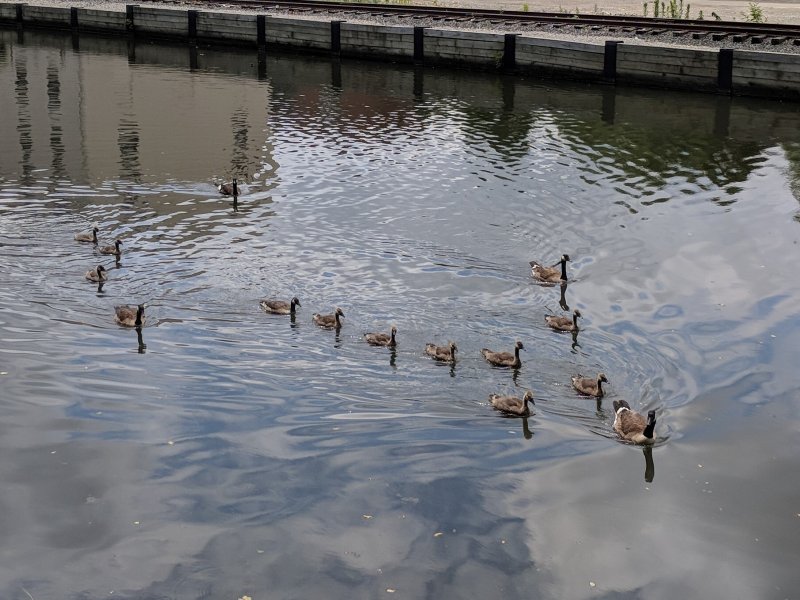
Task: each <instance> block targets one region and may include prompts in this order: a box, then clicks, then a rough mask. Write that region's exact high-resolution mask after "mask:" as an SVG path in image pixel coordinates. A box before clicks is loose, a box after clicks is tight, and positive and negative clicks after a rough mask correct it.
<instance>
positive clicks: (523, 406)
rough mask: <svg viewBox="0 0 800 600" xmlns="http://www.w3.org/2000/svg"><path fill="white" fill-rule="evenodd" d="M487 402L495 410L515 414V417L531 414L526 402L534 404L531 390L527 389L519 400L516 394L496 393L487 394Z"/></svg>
mask: <svg viewBox="0 0 800 600" xmlns="http://www.w3.org/2000/svg"><path fill="white" fill-rule="evenodd" d="M489 402H491V404H492V407H494V409H495V410H499V411H501V412H504V413H506V414H507V415H515V416H517V417H527V416H529V415H530V414H531V411H530V407H529V406H528V402H530V403H531V404H536V402H534V401H533V392H531V391H530V390H528V391H527V392H525V395H524V396H523V397H522V399H521V400H520V399H519V398H517V397H516V396H499V395H497V394H489Z"/></svg>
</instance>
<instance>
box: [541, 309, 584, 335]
mask: <svg viewBox="0 0 800 600" xmlns="http://www.w3.org/2000/svg"><path fill="white" fill-rule="evenodd" d="M578 317H583V315H582V314H581V311H579V310H578V309H577V308H576V309H575V310H573V311H572V318H571V319H570V318H569V317H563V316H558V315H545V317H544V320H545V322H546V323H547V324H548V325H549V326H550V327H552V328H553V329H555V330H556V331H578Z"/></svg>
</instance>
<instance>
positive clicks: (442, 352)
mask: <svg viewBox="0 0 800 600" xmlns="http://www.w3.org/2000/svg"><path fill="white" fill-rule="evenodd" d="M456 350H458V347H457V346H456V343H455V342H450V343H449V344H448V345H447V346H437V345H436V344H425V354H427V355H428V356H432V357H433V358H435V359H436V360H442V361H446V362H455V361H456Z"/></svg>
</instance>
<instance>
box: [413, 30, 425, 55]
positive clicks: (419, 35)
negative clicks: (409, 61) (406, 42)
mask: <svg viewBox="0 0 800 600" xmlns="http://www.w3.org/2000/svg"><path fill="white" fill-rule="evenodd" d="M424 61H425V28H424V27H414V62H418V63H421V62H424Z"/></svg>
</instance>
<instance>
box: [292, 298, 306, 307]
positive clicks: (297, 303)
mask: <svg viewBox="0 0 800 600" xmlns="http://www.w3.org/2000/svg"><path fill="white" fill-rule="evenodd" d="M290 304H291V305H292V306H303V305H302V304H300V299H299V298H298V297H297V296H295V297H294V298H292V301H291V302H290Z"/></svg>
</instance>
